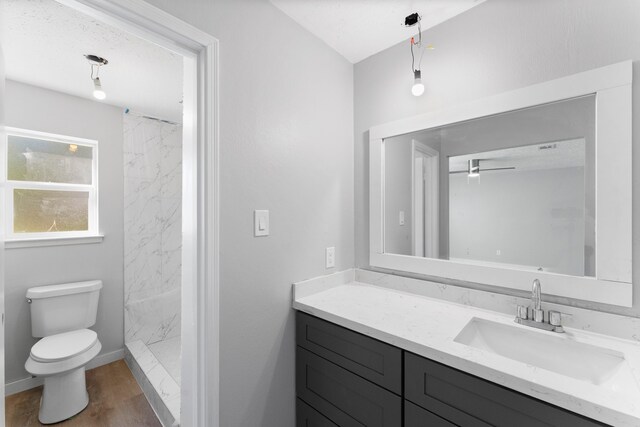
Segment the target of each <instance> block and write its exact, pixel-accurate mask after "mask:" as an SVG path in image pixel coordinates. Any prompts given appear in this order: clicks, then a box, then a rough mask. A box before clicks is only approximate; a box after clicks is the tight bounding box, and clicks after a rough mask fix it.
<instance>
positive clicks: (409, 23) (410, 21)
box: [404, 13, 433, 96]
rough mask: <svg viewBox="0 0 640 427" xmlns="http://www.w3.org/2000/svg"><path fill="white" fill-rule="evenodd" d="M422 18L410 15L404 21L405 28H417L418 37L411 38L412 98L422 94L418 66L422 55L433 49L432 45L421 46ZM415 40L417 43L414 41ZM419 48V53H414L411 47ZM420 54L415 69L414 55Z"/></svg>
mask: <svg viewBox="0 0 640 427" xmlns="http://www.w3.org/2000/svg"><path fill="white" fill-rule="evenodd" d="M421 19H422V17H421V16H420V15H419V14H418V13H412V14H411V15H409V16H407V17H406V18H405V19H404V25H405V27H413V26H414V25H417V26H418V36H417V37H411V39H410V41H411V70H412V71H413V86H412V87H411V93H412V94H413V96H421V95H422V94H423V93H424V84H422V79H421V72H420V65H421V64H422V55H424V50H425V48H426V49H433V46H432V45H427V46H424V45H423V44H422V27H421V26H420V20H421ZM416 38H417V41H416ZM414 46H415V47H416V48H420V50H419V51H416V52H415V53H414V51H413V47H414ZM417 53H420V57H419V58H418V66H417V67H416V54H417Z"/></svg>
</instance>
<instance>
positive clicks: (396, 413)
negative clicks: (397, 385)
mask: <svg viewBox="0 0 640 427" xmlns="http://www.w3.org/2000/svg"><path fill="white" fill-rule="evenodd" d="M296 391H297V395H298V397H299V398H300V399H302V400H303V401H304V402H305V403H307V404H308V405H309V406H311V407H312V408H313V409H315V410H317V411H318V412H320V413H321V414H322V415H324V416H325V417H327V418H328V419H330V420H331V421H332V422H334V423H335V424H337V425H338V426H340V427H362V426H367V427H398V426H401V425H402V400H401V398H400V396H397V395H395V394H393V393H391V392H390V391H388V390H385V389H383V388H382V387H379V386H377V385H375V384H372V383H371V382H369V381H367V380H365V379H363V378H361V377H359V376H358V375H355V374H353V373H351V372H349V371H347V370H346V369H344V368H341V367H340V366H338V365H336V364H334V363H332V362H330V361H328V360H326V359H324V358H322V357H320V356H318V355H315V354H313V353H311V352H310V351H307V350H305V349H304V348H302V347H300V346H298V348H297V351H296Z"/></svg>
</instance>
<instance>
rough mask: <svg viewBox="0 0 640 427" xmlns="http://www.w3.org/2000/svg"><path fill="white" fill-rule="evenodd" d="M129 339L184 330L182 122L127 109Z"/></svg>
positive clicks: (155, 337) (159, 336)
mask: <svg viewBox="0 0 640 427" xmlns="http://www.w3.org/2000/svg"><path fill="white" fill-rule="evenodd" d="M123 121H124V162H125V165H124V259H125V262H124V298H125V342H132V341H136V340H141V341H142V342H144V343H145V344H151V343H154V342H157V341H161V340H164V339H168V338H172V337H175V336H178V335H180V285H181V283H180V282H181V261H182V260H181V244H182V218H181V214H182V206H181V203H182V128H181V126H178V125H173V124H169V123H163V122H160V121H157V120H151V119H145V118H142V117H137V116H132V115H130V114H125V115H124V117H123Z"/></svg>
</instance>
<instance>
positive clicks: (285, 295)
mask: <svg viewBox="0 0 640 427" xmlns="http://www.w3.org/2000/svg"><path fill="white" fill-rule="evenodd" d="M150 3H152V4H154V5H156V6H159V7H161V8H163V9H165V10H166V11H167V12H169V13H171V14H173V15H175V16H177V17H179V18H181V19H183V20H185V21H187V22H189V23H191V24H193V25H195V26H196V27H199V28H200V29H202V30H204V31H206V32H208V33H210V34H212V35H213V36H215V37H217V38H218V39H219V40H220V165H221V176H220V185H221V200H220V206H221V217H220V231H221V237H220V239H221V240H220V248H221V252H220V309H221V313H220V336H221V342H220V350H221V354H220V357H221V371H220V374H221V378H220V380H221V384H220V393H221V397H220V411H221V412H220V419H221V420H220V425H222V426H243V427H253V426H264V427H286V426H294V425H295V418H294V414H295V382H294V366H295V338H294V316H293V311H292V310H291V284H292V282H295V281H298V280H302V279H305V278H310V277H313V276H318V275H322V274H325V273H329V272H333V271H338V270H343V269H345V268H349V267H352V266H353V264H354V263H353V254H354V252H353V238H354V231H353V226H354V219H353V188H354V187H353V161H354V159H353V150H354V149H353V66H352V65H351V64H350V63H349V62H347V61H346V60H345V59H344V58H342V57H341V56H340V55H339V54H337V53H336V52H335V51H333V50H332V49H330V48H329V47H328V46H326V45H325V44H324V43H322V42H321V41H319V40H318V39H317V38H315V37H314V36H312V35H311V34H309V33H308V32H307V31H305V30H303V29H302V28H301V27H300V26H299V25H298V24H296V23H295V22H294V21H292V20H291V19H290V18H289V17H287V16H286V15H285V14H284V13H282V12H281V11H279V10H278V9H276V8H275V7H274V6H273V5H272V4H271V3H270V2H268V1H267V0H245V1H237V0H220V1H215V2H214V1H201V0H188V1H180V2H176V1H174V0H151V1H150ZM254 209H269V210H270V222H271V224H270V225H271V235H270V236H269V237H261V238H254V237H253V210H254ZM327 246H335V247H336V267H335V269H331V270H326V269H325V267H324V250H325V248H326V247H327Z"/></svg>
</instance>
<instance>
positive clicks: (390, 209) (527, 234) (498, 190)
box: [383, 95, 596, 277]
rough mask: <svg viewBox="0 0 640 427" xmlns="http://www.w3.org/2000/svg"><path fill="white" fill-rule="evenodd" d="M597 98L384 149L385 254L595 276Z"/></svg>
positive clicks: (444, 130) (406, 138)
mask: <svg viewBox="0 0 640 427" xmlns="http://www.w3.org/2000/svg"><path fill="white" fill-rule="evenodd" d="M595 98H596V97H595V95H589V96H583V97H579V98H574V99H569V100H566V101H562V102H555V103H550V104H545V105H540V106H536V107H532V108H526V109H521V110H517V111H512V112H508V113H503V114H498V115H493V116H488V117H482V118H478V119H475V120H469V121H465V122H460V123H454V124H451V125H446V126H442V127H438V128H433V129H427V130H423V131H417V132H413V133H410V134H405V135H400V136H395V137H391V138H386V139H384V141H383V149H384V252H385V253H389V254H401V255H412V256H418V257H425V258H437V259H444V260H451V261H456V262H460V263H467V264H478V265H485V266H494V267H506V268H515V269H519V270H528V271H545V272H551V273H560V274H566V275H572V276H589V277H593V276H595V270H596V251H595V235H596V222H595V221H596V218H595V212H596V209H595V205H596V202H595V193H596V176H595V132H596V129H595V124H596V99H595Z"/></svg>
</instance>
